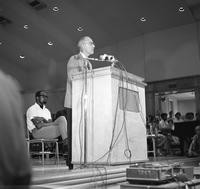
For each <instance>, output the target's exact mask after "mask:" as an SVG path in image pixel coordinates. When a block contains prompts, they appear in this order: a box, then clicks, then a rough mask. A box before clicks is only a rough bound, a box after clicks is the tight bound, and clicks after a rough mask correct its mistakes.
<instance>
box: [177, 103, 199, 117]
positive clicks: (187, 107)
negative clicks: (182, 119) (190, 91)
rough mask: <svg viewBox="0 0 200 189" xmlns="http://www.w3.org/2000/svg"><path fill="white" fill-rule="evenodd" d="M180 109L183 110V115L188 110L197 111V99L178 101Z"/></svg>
mask: <svg viewBox="0 0 200 189" xmlns="http://www.w3.org/2000/svg"><path fill="white" fill-rule="evenodd" d="M178 110H179V112H181V115H185V114H186V113H187V112H193V113H194V114H195V113H196V105H195V100H179V101H178Z"/></svg>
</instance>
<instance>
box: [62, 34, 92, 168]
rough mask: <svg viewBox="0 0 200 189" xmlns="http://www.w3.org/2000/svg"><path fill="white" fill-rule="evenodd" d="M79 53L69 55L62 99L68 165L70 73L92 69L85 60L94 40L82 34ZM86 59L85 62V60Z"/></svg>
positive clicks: (70, 138) (70, 118)
mask: <svg viewBox="0 0 200 189" xmlns="http://www.w3.org/2000/svg"><path fill="white" fill-rule="evenodd" d="M78 48H79V54H76V55H73V56H71V58H70V59H69V61H68V63H67V86H66V94H65V100H64V107H65V108H66V115H67V125H68V139H69V146H70V155H69V159H68V164H69V166H70V165H72V164H71V160H72V158H71V146H72V145H71V143H72V75H73V74H75V73H78V72H81V71H84V68H85V66H87V68H86V69H88V70H92V65H91V63H90V62H89V61H88V60H86V59H87V58H88V57H89V56H90V55H92V54H94V48H95V45H94V42H93V40H92V39H91V38H90V37H88V36H84V37H82V38H81V39H80V40H79V41H78ZM86 61H87V62H86Z"/></svg>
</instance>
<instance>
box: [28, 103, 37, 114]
mask: <svg viewBox="0 0 200 189" xmlns="http://www.w3.org/2000/svg"><path fill="white" fill-rule="evenodd" d="M35 108H37V107H36V104H33V105H31V106H30V107H29V108H28V109H27V112H28V111H31V110H33V109H35Z"/></svg>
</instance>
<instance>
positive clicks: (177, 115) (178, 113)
mask: <svg viewBox="0 0 200 189" xmlns="http://www.w3.org/2000/svg"><path fill="white" fill-rule="evenodd" d="M182 121H183V119H182V117H181V113H180V112H177V113H176V114H175V120H174V122H182Z"/></svg>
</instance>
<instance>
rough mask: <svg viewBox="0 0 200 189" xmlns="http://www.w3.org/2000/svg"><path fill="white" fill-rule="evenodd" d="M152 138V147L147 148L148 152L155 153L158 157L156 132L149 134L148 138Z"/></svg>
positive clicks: (154, 155)
mask: <svg viewBox="0 0 200 189" xmlns="http://www.w3.org/2000/svg"><path fill="white" fill-rule="evenodd" d="M148 139H151V140H152V149H149V146H148V149H147V153H148V154H149V153H153V157H154V158H156V135H155V134H149V135H147V140H148Z"/></svg>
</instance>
